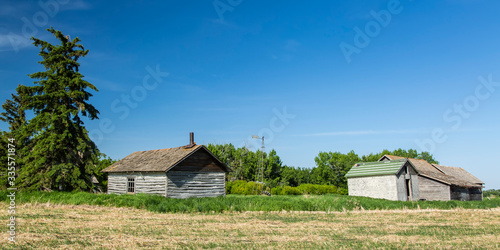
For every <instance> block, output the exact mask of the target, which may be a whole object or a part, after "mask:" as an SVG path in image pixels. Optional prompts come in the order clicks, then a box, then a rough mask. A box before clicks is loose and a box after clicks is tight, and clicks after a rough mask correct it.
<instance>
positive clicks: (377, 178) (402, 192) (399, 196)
mask: <svg viewBox="0 0 500 250" xmlns="http://www.w3.org/2000/svg"><path fill="white" fill-rule="evenodd" d="M346 177H347V184H348V189H349V195H354V196H366V197H372V198H383V199H388V200H401V201H407V200H442V201H447V200H463V201H469V200H482V199H483V185H484V183H483V182H482V181H481V180H479V179H478V178H476V177H475V176H473V175H472V174H470V173H469V172H467V171H465V170H464V169H462V168H457V167H448V166H442V165H438V164H430V163H428V162H427V161H425V160H421V159H412V158H405V157H400V156H393V155H384V156H383V157H381V158H380V159H379V161H378V162H366V163H358V164H356V165H355V166H354V167H352V168H351V170H349V172H348V173H347V174H346Z"/></svg>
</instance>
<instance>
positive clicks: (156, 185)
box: [108, 172, 167, 196]
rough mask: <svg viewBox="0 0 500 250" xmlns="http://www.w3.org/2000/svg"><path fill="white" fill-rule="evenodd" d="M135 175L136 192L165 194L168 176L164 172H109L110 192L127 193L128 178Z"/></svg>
mask: <svg viewBox="0 0 500 250" xmlns="http://www.w3.org/2000/svg"><path fill="white" fill-rule="evenodd" d="M129 177H133V178H134V180H135V181H134V183H135V193H145V194H159V195H163V196H165V194H166V189H165V188H166V181H167V176H166V174H165V173H164V172H133V173H109V175H108V194H125V193H127V178H129Z"/></svg>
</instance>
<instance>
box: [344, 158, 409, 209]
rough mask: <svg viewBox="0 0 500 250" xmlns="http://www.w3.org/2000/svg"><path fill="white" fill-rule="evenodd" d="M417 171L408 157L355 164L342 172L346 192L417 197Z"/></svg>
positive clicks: (391, 197) (364, 194)
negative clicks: (344, 173)
mask: <svg viewBox="0 0 500 250" xmlns="http://www.w3.org/2000/svg"><path fill="white" fill-rule="evenodd" d="M417 174H418V172H417V170H416V169H415V167H414V166H413V165H412V164H411V162H410V161H408V160H393V161H383V162H365V163H357V164H356V165H354V166H353V167H352V168H351V169H350V170H349V172H347V174H346V177H347V186H348V190H349V195H353V196H365V197H371V198H381V199H388V200H400V201H408V200H418V199H419V190H418V177H417Z"/></svg>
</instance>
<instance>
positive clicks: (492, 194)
mask: <svg viewBox="0 0 500 250" xmlns="http://www.w3.org/2000/svg"><path fill="white" fill-rule="evenodd" d="M483 197H484V198H488V197H493V198H494V197H500V189H497V190H495V189H489V190H485V191H484V192H483Z"/></svg>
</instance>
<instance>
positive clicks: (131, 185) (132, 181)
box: [127, 177, 135, 193]
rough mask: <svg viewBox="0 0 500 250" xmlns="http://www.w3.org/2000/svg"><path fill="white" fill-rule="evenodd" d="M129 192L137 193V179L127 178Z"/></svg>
mask: <svg viewBox="0 0 500 250" xmlns="http://www.w3.org/2000/svg"><path fill="white" fill-rule="evenodd" d="M127 192H129V193H134V192H135V179H134V178H133V177H132V178H131V177H129V178H127Z"/></svg>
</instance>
